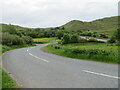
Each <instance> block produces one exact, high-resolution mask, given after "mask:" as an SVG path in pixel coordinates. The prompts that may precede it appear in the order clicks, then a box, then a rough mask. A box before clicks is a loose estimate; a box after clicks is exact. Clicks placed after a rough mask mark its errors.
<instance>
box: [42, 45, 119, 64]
mask: <svg viewBox="0 0 120 90" xmlns="http://www.w3.org/2000/svg"><path fill="white" fill-rule="evenodd" d="M43 50H44V51H47V52H50V53H54V54H57V55H61V56H65V57H70V58H76V59H84V60H92V61H98V62H105V63H114V64H117V63H118V58H117V57H118V56H117V46H115V45H112V46H111V45H108V44H99V43H87V44H67V45H57V46H56V45H55V46H53V45H48V46H46V47H45V48H44V49H43ZM99 51H101V52H99ZM98 52H99V53H98ZM96 53H97V54H96ZM102 53H103V54H102ZM104 53H105V54H104ZM106 54H107V55H106Z"/></svg>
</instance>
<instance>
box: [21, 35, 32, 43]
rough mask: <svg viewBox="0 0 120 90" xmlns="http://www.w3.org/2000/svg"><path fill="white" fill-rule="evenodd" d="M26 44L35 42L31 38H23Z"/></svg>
mask: <svg viewBox="0 0 120 90" xmlns="http://www.w3.org/2000/svg"><path fill="white" fill-rule="evenodd" d="M22 39H23V40H24V43H25V44H32V42H33V40H32V38H31V37H30V36H22Z"/></svg>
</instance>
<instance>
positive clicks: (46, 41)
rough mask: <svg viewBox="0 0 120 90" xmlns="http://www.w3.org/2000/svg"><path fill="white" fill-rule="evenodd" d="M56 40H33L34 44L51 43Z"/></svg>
mask: <svg viewBox="0 0 120 90" xmlns="http://www.w3.org/2000/svg"><path fill="white" fill-rule="evenodd" d="M56 40H57V39H56V38H35V39H33V42H34V43H39V44H44V43H50V42H51V41H56Z"/></svg>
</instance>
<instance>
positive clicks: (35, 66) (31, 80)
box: [2, 44, 120, 88]
mask: <svg viewBox="0 0 120 90" xmlns="http://www.w3.org/2000/svg"><path fill="white" fill-rule="evenodd" d="M46 45H47V44H42V45H37V46H35V47H28V48H22V49H16V50H11V51H9V52H7V53H5V54H4V55H3V57H2V58H3V59H2V66H3V68H4V69H5V70H6V71H7V72H9V74H10V75H11V76H12V77H13V78H14V79H15V80H16V81H17V82H18V83H19V84H20V85H21V86H22V87H24V88H118V80H119V79H120V77H118V65H115V64H107V63H100V62H94V61H87V60H79V59H71V58H66V57H62V56H58V55H54V54H51V53H46V52H43V51H42V50H41V48H43V47H44V46H46Z"/></svg>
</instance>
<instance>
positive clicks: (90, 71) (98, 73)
mask: <svg viewBox="0 0 120 90" xmlns="http://www.w3.org/2000/svg"><path fill="white" fill-rule="evenodd" d="M82 71H83V72H87V73H91V74H96V75H101V76H105V77H110V78H115V79H120V77H117V76H111V75H107V74H103V73H96V72H91V71H87V70H82Z"/></svg>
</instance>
